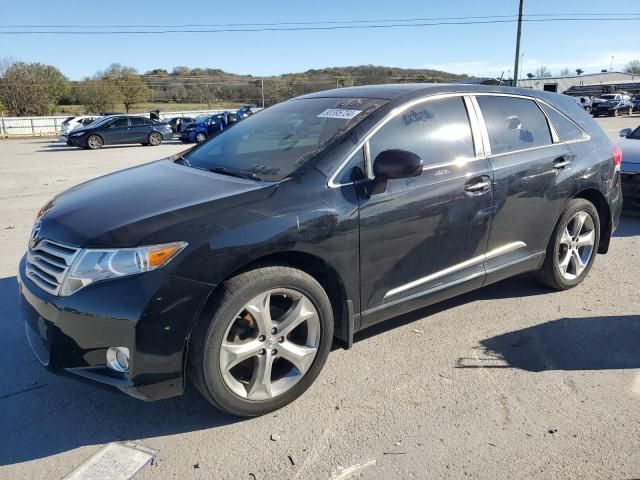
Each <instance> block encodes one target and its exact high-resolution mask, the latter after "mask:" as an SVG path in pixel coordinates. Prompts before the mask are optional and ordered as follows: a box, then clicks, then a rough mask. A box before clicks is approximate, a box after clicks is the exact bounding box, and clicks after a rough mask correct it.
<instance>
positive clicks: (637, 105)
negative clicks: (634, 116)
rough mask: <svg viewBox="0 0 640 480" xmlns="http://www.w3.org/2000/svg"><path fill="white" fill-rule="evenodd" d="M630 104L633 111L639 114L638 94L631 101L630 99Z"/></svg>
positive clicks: (639, 102) (639, 99)
mask: <svg viewBox="0 0 640 480" xmlns="http://www.w3.org/2000/svg"><path fill="white" fill-rule="evenodd" d="M631 103H632V104H633V109H634V110H635V111H636V112H640V94H639V95H635V96H634V97H633V98H632V99H631Z"/></svg>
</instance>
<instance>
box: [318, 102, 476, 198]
mask: <svg viewBox="0 0 640 480" xmlns="http://www.w3.org/2000/svg"><path fill="white" fill-rule="evenodd" d="M469 95H473V94H470V93H469V92H455V93H440V94H435V95H428V96H425V97H420V98H415V99H413V100H411V101H410V102H407V103H405V104H402V105H399V106H397V107H395V108H394V109H393V110H391V111H390V112H389V113H388V114H387V115H385V116H384V118H382V119H381V120H380V121H379V122H378V123H377V124H376V125H375V126H374V127H373V128H372V129H371V130H369V132H368V133H367V134H366V135H365V136H364V138H363V139H362V140H360V141H358V143H356V145H355V146H354V147H353V148H352V149H351V151H350V152H349V153H348V154H347V155H346V157H345V160H344V161H343V162H342V163H341V164H340V166H338V168H336V171H335V172H334V173H333V175H331V177H329V181H328V182H327V186H328V187H329V188H337V187H342V186H345V185H352V184H353V182H348V183H337V182H336V177H338V176H339V175H340V174H341V173H342V169H343V168H344V167H345V166H346V165H348V163H349V162H350V161H351V159H352V158H353V156H354V155H355V154H356V152H357V151H358V150H359V149H360V148H363V147H364V146H365V144H367V146H366V147H364V148H365V162H366V167H367V174H368V177H367V178H368V179H372V178H373V165H372V162H371V158H370V151H369V146H368V143H369V139H370V138H371V137H372V136H373V135H375V134H376V133H377V132H378V131H379V130H380V129H381V128H382V127H383V126H385V125H386V124H387V123H388V122H389V121H391V120H392V119H393V118H395V117H397V116H398V115H400V114H401V113H402V112H404V111H405V110H407V109H409V108H411V107H414V106H416V105H419V104H421V103H424V102H429V101H432V100H440V99H443V98H455V97H465V96H469ZM467 117H470V114H469V112H468V111H467ZM469 122H471V120H470V119H469Z"/></svg>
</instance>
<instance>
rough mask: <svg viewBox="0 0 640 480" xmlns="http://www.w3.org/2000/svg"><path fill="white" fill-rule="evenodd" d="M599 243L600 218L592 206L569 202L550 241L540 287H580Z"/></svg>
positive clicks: (583, 202)
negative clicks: (542, 285) (543, 285)
mask: <svg viewBox="0 0 640 480" xmlns="http://www.w3.org/2000/svg"><path fill="white" fill-rule="evenodd" d="M599 243H600V217H599V216H598V211H597V210H596V208H595V207H594V206H593V204H592V203H591V202H589V201H587V200H584V199H582V198H576V199H573V200H570V201H569V203H568V205H567V207H566V208H565V210H564V212H562V215H561V216H560V219H559V220H558V223H557V224H556V228H555V230H554V231H553V235H552V236H551V239H550V240H549V245H548V246H547V252H546V256H545V259H544V263H543V265H542V268H541V269H540V271H539V272H538V278H539V280H540V282H541V283H543V284H545V285H547V286H549V287H551V288H555V289H557V290H567V289H569V288H572V287H575V286H576V285H578V284H580V283H581V282H582V281H583V280H584V279H585V277H586V276H587V274H588V273H589V270H590V269H591V266H592V265H593V262H594V260H595V257H596V251H597V249H598V244H599Z"/></svg>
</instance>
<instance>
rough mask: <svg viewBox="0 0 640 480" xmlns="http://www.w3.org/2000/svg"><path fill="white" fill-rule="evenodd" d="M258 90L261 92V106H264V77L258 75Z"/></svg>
mask: <svg viewBox="0 0 640 480" xmlns="http://www.w3.org/2000/svg"><path fill="white" fill-rule="evenodd" d="M260 91H261V93H262V108H264V77H260Z"/></svg>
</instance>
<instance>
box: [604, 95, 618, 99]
mask: <svg viewBox="0 0 640 480" xmlns="http://www.w3.org/2000/svg"><path fill="white" fill-rule="evenodd" d="M600 98H601V99H603V100H615V99H616V96H615V95H602V96H601V97H600Z"/></svg>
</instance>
